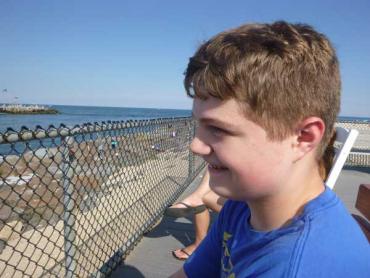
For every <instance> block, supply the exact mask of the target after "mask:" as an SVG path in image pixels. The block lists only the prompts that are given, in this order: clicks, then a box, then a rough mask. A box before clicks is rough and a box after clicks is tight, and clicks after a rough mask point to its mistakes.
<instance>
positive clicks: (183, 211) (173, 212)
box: [164, 202, 207, 218]
mask: <svg viewBox="0 0 370 278" xmlns="http://www.w3.org/2000/svg"><path fill="white" fill-rule="evenodd" d="M178 204H182V205H184V206H185V207H184V208H167V209H166V210H165V212H164V214H165V215H166V216H170V217H175V218H179V217H186V216H188V215H189V214H197V213H201V212H203V211H205V210H206V208H207V207H206V206H205V205H199V206H196V207H192V206H189V205H188V204H185V203H183V202H179V203H178Z"/></svg>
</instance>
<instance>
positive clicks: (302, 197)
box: [247, 171, 325, 231]
mask: <svg viewBox="0 0 370 278" xmlns="http://www.w3.org/2000/svg"><path fill="white" fill-rule="evenodd" d="M306 177H307V178H306V179H304V182H302V181H301V182H298V181H297V182H295V183H294V184H293V183H291V184H290V186H289V185H287V186H285V187H283V188H282V189H281V190H280V191H279V192H278V193H276V194H274V195H272V196H269V197H266V198H263V199H259V200H256V201H248V202H247V203H248V206H249V208H250V210H251V218H250V224H251V226H252V227H253V229H255V230H259V231H271V230H274V229H278V228H281V227H284V226H286V225H289V224H290V222H291V220H292V219H293V218H294V217H295V216H298V215H299V214H301V213H302V211H303V208H304V206H305V205H306V204H307V203H308V202H309V201H310V200H312V199H314V198H316V197H317V196H319V195H320V194H321V193H322V192H323V191H324V190H325V186H324V182H323V180H322V179H321V177H320V175H319V174H318V172H317V171H313V173H311V174H310V175H307V176H306Z"/></svg>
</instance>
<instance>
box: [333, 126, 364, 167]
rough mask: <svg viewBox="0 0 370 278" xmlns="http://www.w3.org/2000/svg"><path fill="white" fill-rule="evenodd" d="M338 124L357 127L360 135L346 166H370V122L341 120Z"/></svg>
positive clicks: (349, 127)
mask: <svg viewBox="0 0 370 278" xmlns="http://www.w3.org/2000/svg"><path fill="white" fill-rule="evenodd" d="M336 126H340V127H344V128H347V129H351V128H352V129H357V130H358V131H359V135H358V137H357V140H356V142H355V144H354V146H353V147H352V150H351V153H350V154H349V155H348V157H347V160H346V164H345V165H346V166H354V167H370V123H369V122H361V121H341V122H337V123H336Z"/></svg>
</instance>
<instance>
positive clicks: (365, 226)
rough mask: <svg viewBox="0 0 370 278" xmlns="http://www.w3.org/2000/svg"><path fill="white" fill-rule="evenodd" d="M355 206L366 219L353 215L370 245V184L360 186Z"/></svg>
mask: <svg viewBox="0 0 370 278" xmlns="http://www.w3.org/2000/svg"><path fill="white" fill-rule="evenodd" d="M355 206H356V208H357V209H358V211H359V212H361V213H362V215H363V216H364V217H362V216H360V215H357V214H352V216H353V217H354V218H355V219H356V221H357V222H358V224H359V225H360V227H361V229H362V231H363V232H364V234H365V236H366V237H367V240H368V241H369V243H370V222H369V221H370V184H361V185H360V188H359V189H358V193H357V200H356V205H355ZM365 218H366V219H365Z"/></svg>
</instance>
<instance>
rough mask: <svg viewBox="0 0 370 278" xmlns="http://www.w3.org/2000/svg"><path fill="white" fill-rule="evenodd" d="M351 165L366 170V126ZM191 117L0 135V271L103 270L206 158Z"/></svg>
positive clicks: (81, 273) (369, 145)
mask: <svg viewBox="0 0 370 278" xmlns="http://www.w3.org/2000/svg"><path fill="white" fill-rule="evenodd" d="M337 125H340V126H343V127H345V128H356V129H358V130H359V131H360V136H359V138H358V140H357V142H356V144H355V146H354V152H353V153H351V154H350V156H349V158H348V159H347V165H350V166H360V167H369V166H370V159H369V158H370V156H369V155H370V126H369V124H368V123H359V122H340V123H337ZM193 136H194V122H193V121H192V120H191V119H190V118H176V119H157V120H141V121H128V122H108V123H101V124H97V123H95V124H85V125H82V126H75V127H73V128H68V127H66V126H64V125H61V126H59V127H58V128H55V127H53V126H50V127H49V128H48V129H47V130H44V129H42V128H41V127H37V128H36V129H35V130H28V129H27V128H23V129H22V130H20V131H14V130H11V129H8V131H7V132H5V133H4V134H1V133H0V177H1V180H0V277H56V276H64V277H101V276H105V275H107V274H109V273H110V272H111V271H112V270H113V268H114V267H115V266H116V265H117V263H119V262H120V261H121V260H122V257H123V256H124V255H125V254H127V252H128V251H129V250H130V248H132V247H133V245H134V243H135V242H136V241H137V240H138V239H139V238H140V237H141V236H142V234H143V233H144V232H145V231H146V230H148V229H150V227H151V225H152V224H153V223H155V222H156V221H157V220H158V219H159V218H160V217H161V215H162V212H163V210H164V209H165V207H166V206H167V205H168V204H170V203H172V202H173V201H174V200H175V199H176V198H177V197H178V196H179V194H181V193H182V192H183V190H185V188H186V187H187V186H188V185H189V183H190V182H191V180H192V179H193V178H194V177H195V176H196V175H197V173H198V172H199V171H200V170H201V169H202V168H203V166H204V162H203V160H202V159H200V158H199V157H196V156H194V155H193V154H192V153H191V152H190V150H189V143H190V141H191V140H192V138H193Z"/></svg>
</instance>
